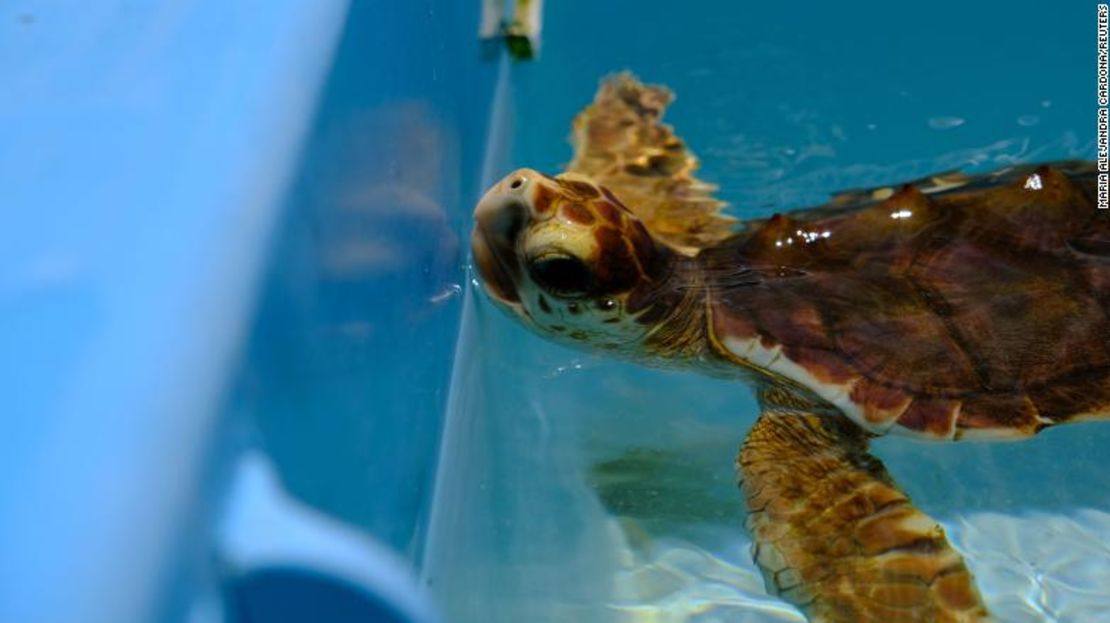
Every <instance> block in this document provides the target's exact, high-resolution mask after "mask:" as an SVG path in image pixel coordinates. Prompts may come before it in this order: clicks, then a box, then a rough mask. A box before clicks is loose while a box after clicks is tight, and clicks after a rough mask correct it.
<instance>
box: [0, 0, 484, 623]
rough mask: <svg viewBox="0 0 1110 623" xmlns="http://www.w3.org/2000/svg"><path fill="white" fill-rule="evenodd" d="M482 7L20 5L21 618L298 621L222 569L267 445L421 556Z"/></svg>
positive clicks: (368, 524) (11, 300)
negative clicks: (228, 520) (233, 511)
mask: <svg viewBox="0 0 1110 623" xmlns="http://www.w3.org/2000/svg"><path fill="white" fill-rule="evenodd" d="M348 4H350V6H348ZM479 9H480V3H478V2H454V1H449V0H442V1H441V0H429V1H427V2H385V1H372V0H364V1H358V2H351V3H348V2H346V1H345V0H313V1H311V2H301V1H296V0H276V1H267V2H254V1H248V2H236V3H230V4H229V3H226V2H211V1H207V0H199V1H191V2H190V1H186V0H180V1H172V2H161V3H145V2H123V1H116V0H106V1H104V2H95V3H80V6H76V5H70V6H62V5H58V4H57V3H50V2H39V1H37V0H28V1H26V2H22V3H20V4H19V6H18V7H16V6H11V7H6V8H4V9H0V75H2V76H3V78H2V79H0V82H2V83H3V86H2V87H0V90H2V91H3V92H4V96H3V97H0V214H2V224H0V343H2V344H3V345H4V346H3V347H2V348H0V384H2V387H3V396H4V397H5V399H6V401H7V402H6V404H5V406H4V409H3V412H4V423H5V436H4V441H3V442H2V444H3V446H2V451H0V473H2V474H3V476H2V480H0V551H2V552H3V555H2V556H0V620H4V621H31V620H34V621H40V622H43V623H63V622H69V621H75V620H81V621H86V622H90V623H109V622H111V623H120V622H123V623H128V622H132V621H135V622H138V621H143V622H146V621H179V620H185V619H186V618H188V619H189V620H194V621H217V620H221V619H222V620H237V618H238V617H248V619H249V620H251V621H262V620H266V621H273V620H277V619H275V618H274V617H275V616H277V614H280V610H281V609H280V608H277V609H275V608H273V607H271V608H268V609H267V608H255V607H251V608H246V607H243V604H244V603H246V602H244V601H242V600H240V599H239V598H238V597H237V596H232V595H231V594H230V593H228V591H229V590H230V589H228V588H226V587H224V588H221V587H220V585H219V581H220V579H221V574H222V573H223V572H225V571H226V569H225V568H223V567H222V564H223V561H222V559H221V558H222V555H221V552H220V551H219V549H220V545H221V544H220V543H218V542H217V541H216V539H217V536H218V534H217V533H218V532H219V529H218V526H219V524H220V522H221V521H223V518H222V515H223V513H224V511H225V509H227V508H231V507H235V506H236V501H235V500H229V499H228V498H227V492H228V491H229V486H230V485H229V483H231V482H232V481H233V480H234V479H235V478H234V468H233V466H234V460H235V457H236V456H237V455H238V453H239V452H240V450H242V449H245V448H260V449H262V450H264V451H266V452H268V453H270V456H271V458H272V459H273V461H274V463H275V464H276V467H277V471H278V475H279V476H280V478H281V481H282V484H283V485H284V486H285V487H286V488H287V489H288V490H289V491H291V493H292V494H293V496H294V497H295V498H297V499H299V500H301V501H303V502H306V503H307V504H308V505H309V506H310V507H314V508H316V509H319V510H322V511H324V512H325V513H327V515H329V516H330V517H332V518H337V519H339V520H340V521H342V522H345V523H346V524H347V525H348V526H350V527H353V529H354V532H356V533H359V534H362V535H369V536H372V537H375V538H376V539H378V540H380V541H382V542H384V543H386V544H388V545H389V546H390V547H391V548H393V549H394V550H396V551H399V552H402V553H403V554H404V555H406V556H407V560H408V561H409V564H410V565H411V564H412V561H414V560H415V559H416V555H417V554H418V553H419V548H420V546H419V544H420V542H421V539H420V534H421V526H422V525H423V522H424V519H423V517H424V515H425V514H426V508H427V505H428V499H429V496H430V492H429V489H430V486H431V482H430V481H431V474H432V471H433V470H434V467H435V457H436V454H437V450H438V439H439V427H440V425H441V418H442V415H443V413H444V401H445V392H446V389H445V388H446V384H447V380H448V374H449V370H450V368H451V354H452V350H453V344H454V341H455V333H456V328H457V324H458V317H459V309H460V303H459V296H458V295H459V292H460V291H461V288H462V286H463V285H464V271H463V265H464V258H465V242H464V241H465V238H464V237H463V236H464V230H465V220H466V218H467V215H468V214H469V210H470V206H471V205H473V203H474V199H475V196H476V193H477V192H478V175H479V169H480V167H481V164H482V153H483V151H484V149H485V142H486V126H487V121H488V119H489V108H490V98H491V96H492V91H493V85H494V81H495V79H496V76H497V62H496V59H497V56H498V55H497V54H496V53H491V51H489V50H484V49H483V48H482V47H481V46H480V44H479V41H478V39H477V36H476V35H477V29H478V11H479ZM248 528H249V527H248ZM254 532H257V533H259V534H268V533H270V532H272V526H266V525H261V524H260V525H259V526H258V528H257V530H252V529H247V530H246V531H245V533H246V534H251V533H254ZM278 536H280V535H278ZM279 540H280V539H279ZM260 577H263V578H264V576H260ZM287 579H288V578H285V579H282V581H280V582H276V583H274V585H273V587H272V588H274V589H275V590H278V591H281V592H282V595H283V596H286V597H288V596H289V593H288V590H289V586H290V584H289V583H288V582H287V581H286V580H287ZM245 584H249V585H250V586H251V587H252V588H249V589H248V590H249V591H255V593H256V594H257V591H259V590H261V591H262V592H265V590H268V589H267V588H266V586H265V581H252V582H247V583H245ZM260 586H261V588H260ZM232 592H234V591H232ZM63 596H64V599H63V598H62V597H63ZM221 601H224V602H227V603H224V604H223V605H221V603H220V602H221ZM273 603H278V602H273ZM282 603H289V602H282ZM259 605H264V604H259V603H258V602H254V606H259ZM270 605H271V606H272V605H273V604H270ZM301 605H302V606H303V605H305V604H303V603H302V604H301ZM308 605H311V604H308ZM352 608H354V609H351V610H349V612H348V614H354V613H357V612H358V611H359V610H358V608H357V607H355V606H352ZM261 612H265V613H270V614H267V615H266V616H261V615H259V614H258V613H261ZM290 612H293V611H290ZM251 613H253V614H251ZM365 613H366V611H365V609H363V615H364V616H363V618H364V619H365V618H366V617H365Z"/></svg>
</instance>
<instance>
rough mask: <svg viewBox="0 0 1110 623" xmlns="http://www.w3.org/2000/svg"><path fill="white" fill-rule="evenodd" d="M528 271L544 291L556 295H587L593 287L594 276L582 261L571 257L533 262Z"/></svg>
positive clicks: (556, 256) (563, 256)
mask: <svg viewBox="0 0 1110 623" xmlns="http://www.w3.org/2000/svg"><path fill="white" fill-rule="evenodd" d="M528 271H529V272H530V273H531V275H532V279H534V280H535V282H536V283H537V284H538V285H539V286H540V287H541V288H543V289H545V290H547V291H548V292H551V293H552V294H555V295H563V296H574V295H580V294H585V293H586V292H587V291H589V289H590V287H591V286H592V285H593V274H592V273H591V272H590V269H589V267H587V266H586V264H585V263H584V262H582V260H580V259H578V258H576V257H571V256H569V255H554V256H546V257H543V258H540V259H537V260H535V261H533V262H531V263H530V264H529V266H528Z"/></svg>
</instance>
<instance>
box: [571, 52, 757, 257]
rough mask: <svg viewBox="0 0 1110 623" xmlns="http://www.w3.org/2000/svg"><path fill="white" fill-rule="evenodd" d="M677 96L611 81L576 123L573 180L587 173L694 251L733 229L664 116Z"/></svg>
mask: <svg viewBox="0 0 1110 623" xmlns="http://www.w3.org/2000/svg"><path fill="white" fill-rule="evenodd" d="M672 99H674V94H672V93H671V91H670V90H668V89H667V88H666V87H662V86H658V85H647V84H643V83H641V82H640V81H638V80H637V79H636V78H635V77H634V76H633V75H632V74H630V73H627V72H626V73H621V74H617V75H615V76H611V77H609V78H607V79H606V80H605V81H604V82H602V84H601V88H599V89H598V92H597V96H596V97H595V98H594V101H593V103H592V104H590V105H589V106H587V107H586V108H585V109H584V110H583V111H582V112H580V113H579V114H578V116H577V117H576V118H575V120H574V160H573V161H572V162H571V163H570V164H569V165H568V166H567V174H569V175H568V176H569V177H573V176H574V175H581V176H585V177H586V178H587V179H589V180H592V181H593V182H596V183H598V184H600V185H602V186H604V187H605V188H607V189H609V190H610V191H612V192H613V193H615V195H616V197H619V199H620V201H621V202H623V203H624V204H626V205H627V207H628V209H629V210H630V211H632V212H633V213H634V214H635V215H636V217H637V218H639V219H640V220H641V221H643V223H644V226H646V227H647V228H648V230H649V231H650V232H651V233H652V235H653V236H654V237H655V238H656V239H657V240H659V241H660V242H663V243H665V244H667V245H669V246H670V247H671V248H673V249H675V250H677V251H679V252H682V253H685V254H688V255H693V254H694V253H695V252H696V251H697V250H699V249H702V248H705V247H709V246H712V245H714V244H716V243H718V242H720V241H722V240H724V239H725V238H728V237H729V236H730V235H732V234H733V226H734V225H735V220H734V219H732V218H730V217H727V216H724V215H723V214H721V210H722V209H723V208H724V207H725V204H724V202H722V201H719V200H718V199H716V198H715V197H714V196H713V193H714V192H715V191H716V190H717V187H716V186H715V185H713V184H709V183H707V182H704V181H702V180H700V179H698V178H697V177H695V176H694V171H696V170H697V168H698V166H699V162H698V159H697V157H696V156H694V154H693V153H692V152H691V151H690V149H689V148H688V147H687V146H686V143H685V142H684V141H683V140H682V139H681V138H679V137H678V136H677V135H676V134H675V132H674V129H673V128H671V126H669V125H667V124H666V123H663V113H664V112H665V111H666V109H667V106H668V105H670V103H671V100H672Z"/></svg>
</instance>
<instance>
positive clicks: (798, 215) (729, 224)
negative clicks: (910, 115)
mask: <svg viewBox="0 0 1110 623" xmlns="http://www.w3.org/2000/svg"><path fill="white" fill-rule="evenodd" d="M671 99H672V95H671V93H670V92H669V91H668V90H667V89H665V88H663V87H659V86H646V85H644V84H641V83H640V82H638V81H637V80H636V79H635V78H634V77H633V76H631V75H629V74H621V75H617V76H615V77H611V78H609V79H607V80H606V81H604V82H603V83H602V86H601V88H600V90H599V91H598V94H597V96H596V98H595V100H594V102H593V104H592V105H590V106H588V107H587V108H586V109H585V110H584V111H583V112H582V113H581V114H580V115H579V116H578V117H577V119H576V120H575V123H574V145H575V157H574V160H573V161H572V162H571V164H570V165H569V167H568V169H567V171H566V172H565V173H563V174H561V175H559V176H557V177H552V176H549V175H544V174H542V173H539V172H536V171H533V170H530V169H521V170H519V171H516V172H514V173H511V174H510V175H508V176H507V177H505V178H504V179H503V180H502V181H501V182H499V183H498V184H496V185H495V186H494V187H493V188H492V189H490V190H489V192H487V193H486V195H485V196H484V197H483V198H482V199H481V201H480V203H479V204H478V206H477V209H476V210H475V213H474V217H475V221H476V223H475V227H474V230H473V234H472V241H471V242H472V247H473V256H474V262H475V265H476V266H477V269H478V271H479V273H480V274H481V276H482V278H483V281H484V283H485V286H486V290H487V291H488V293H489V295H490V296H491V298H492V299H493V300H494V301H495V302H496V303H498V304H499V306H500V307H502V308H504V309H505V310H507V311H508V312H509V313H510V314H511V315H512V316H514V317H516V318H517V319H519V320H520V321H522V322H523V323H524V324H525V325H527V326H528V327H529V328H530V329H532V330H533V331H535V332H537V333H539V334H541V335H543V336H546V337H549V338H552V339H555V340H557V341H560V342H563V343H565V344H570V345H573V346H576V347H579V348H583V349H590V350H597V351H602V352H606V353H611V354H613V355H616V356H619V357H623V358H626V359H630V360H634V361H637V362H642V363H645V364H648V365H652V366H663V367H674V368H685V369H689V370H696V371H701V372H705V373H708V374H711V375H715V376H718V377H733V378H737V379H743V380H746V381H748V382H750V383H752V384H753V385H754V387H755V390H756V392H757V397H758V400H759V403H760V406H761V414H760V416H759V418H758V419H757V420H756V422H755V424H754V425H753V427H752V429H751V431H750V433H749V434H748V436H747V439H746V440H745V441H744V442H743V444H742V446H741V449H740V452H739V456H738V458H737V461H736V466H737V469H738V471H739V479H740V483H741V484H740V487H741V490H742V492H743V495H744V497H745V500H746V502H747V506H748V518H747V526H748V528H749V529H750V531H751V533H752V536H753V555H754V558H755V561H756V562H757V564H758V565H759V567H760V568H761V569H762V571H763V573H764V577H765V580H766V583H767V586H768V589H769V590H771V591H773V592H775V593H777V594H778V595H780V596H781V597H782V598H784V599H785V600H787V601H789V602H791V603H793V604H795V605H796V606H798V607H799V608H800V609H801V610H802V611H803V612H805V613H806V615H807V616H808V617H809V618H810V619H811V620H813V621H851V622H858V621H883V622H887V621H979V620H987V619H988V613H987V610H986V607H985V606H984V605H983V601H982V599H981V597H980V595H979V592H978V590H977V588H976V586H975V583H974V580H973V578H972V576H971V574H970V572H969V571H968V568H967V567H966V565H965V564H964V561H963V559H962V558H961V556H960V555H959V553H957V552H956V551H955V550H954V549H953V548H952V547H950V546H949V544H948V542H947V540H946V538H945V535H944V532H943V530H942V529H941V527H940V526H939V525H938V524H937V523H936V521H934V520H933V519H931V518H930V517H928V516H927V515H925V514H924V513H923V512H921V511H920V510H918V509H917V508H916V507H915V506H914V505H913V504H912V502H911V501H910V500H909V498H908V497H907V496H906V494H905V493H903V492H902V491H901V490H900V489H899V488H898V486H897V484H896V483H895V482H894V481H893V479H892V478H891V476H890V475H889V474H888V473H887V471H886V470H885V469H884V467H883V465H882V463H881V462H880V461H879V460H878V459H876V458H875V457H874V456H872V455H871V454H869V452H868V443H869V440H870V439H871V438H873V437H875V436H878V435H883V434H886V433H900V434H906V435H912V436H916V437H920V438H922V439H927V440H937V441H955V440H961V439H980V440H983V439H1021V438H1025V437H1029V436H1031V435H1034V434H1036V433H1037V432H1039V431H1040V430H1042V429H1044V428H1046V427H1048V426H1052V425H1055V424H1060V423H1064V422H1076V421H1080V420H1094V419H1105V418H1110V211H1107V210H1098V209H1096V208H1095V195H1096V188H1095V186H1096V183H1095V180H1096V175H1097V173H1096V169H1095V167H1094V165H1093V164H1091V163H1085V162H1057V163H1053V164H1048V165H1041V166H1032V165H1028V166H1027V165H1022V166H1012V167H1008V168H1005V169H1003V170H1000V171H996V172H994V173H991V174H987V175H980V176H966V175H960V174H956V173H948V174H943V175H937V176H933V177H931V178H927V179H924V180H919V181H916V182H911V183H908V184H904V185H902V186H900V187H897V188H894V187H892V188H881V189H873V190H865V191H851V192H847V193H842V194H840V195H838V196H836V197H835V198H834V199H833V200H832V201H831V202H830V203H829V204H827V205H825V206H822V207H818V208H814V209H807V210H800V211H797V212H791V213H789V214H776V215H774V216H772V217H770V218H766V219H762V220H756V221H752V222H748V223H743V224H740V223H736V222H734V221H733V220H731V219H729V218H726V217H724V216H723V215H722V214H721V208H722V206H723V204H722V203H721V202H720V201H718V200H716V199H714V198H713V196H712V193H713V192H714V190H715V188H714V187H713V186H711V185H709V184H706V183H704V182H701V181H699V180H698V179H696V178H695V177H694V176H693V172H694V170H695V169H696V168H697V166H698V161H697V159H696V158H695V157H694V156H693V155H692V154H691V153H690V152H689V151H688V149H687V147H686V146H685V144H684V142H683V141H682V140H680V139H679V138H678V137H677V136H676V135H675V134H674V132H673V131H672V129H671V128H670V127H669V126H667V125H665V124H663V123H662V121H661V117H662V115H663V112H664V109H665V108H666V107H667V105H668V104H669V103H670V101H671Z"/></svg>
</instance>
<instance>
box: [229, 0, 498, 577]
mask: <svg viewBox="0 0 1110 623" xmlns="http://www.w3.org/2000/svg"><path fill="white" fill-rule="evenodd" d="M479 9H480V3H478V2H450V1H442V2H419V3H411V2H390V3H384V2H356V3H354V4H353V5H352V8H351V13H350V15H349V17H348V19H347V25H346V29H345V31H344V33H343V36H342V40H341V43H340V45H339V49H338V53H337V56H336V60H335V64H334V66H333V67H332V69H331V72H330V75H329V77H328V80H327V83H326V86H325V88H324V91H323V96H322V100H321V103H320V106H319V109H318V111H317V113H316V115H315V118H314V120H313V122H312V127H311V131H310V134H309V138H308V141H307V142H306V144H305V147H304V151H303V152H302V155H301V164H300V167H299V169H298V173H297V176H296V178H295V180H294V181H293V184H292V187H291V189H290V192H289V194H288V199H287V205H286V217H285V221H284V224H283V226H282V229H281V232H280V234H279V237H278V240H277V244H276V247H275V249H274V252H273V255H272V257H273V261H272V263H271V265H270V268H269V273H268V277H267V280H266V284H265V286H264V289H263V292H262V298H261V301H260V305H259V308H258V314H257V317H256V318H255V320H254V324H253V329H252V332H251V335H250V341H249V348H248V351H247V355H246V357H245V361H244V363H243V366H242V369H241V374H240V379H239V383H238V386H237V389H236V392H235V394H234V396H233V400H232V402H231V408H232V409H233V410H240V411H247V412H249V413H250V415H251V416H252V418H253V422H254V424H255V426H256V433H257V439H258V440H259V441H260V443H261V444H262V445H263V446H264V447H265V449H266V450H267V451H268V452H269V453H270V454H271V455H272V457H273V458H274V459H275V460H276V462H277V465H278V468H279V471H280V472H281V475H282V476H283V478H284V481H285V484H286V485H287V486H288V488H289V489H290V491H291V492H292V493H294V494H295V495H297V496H298V497H300V498H302V499H303V500H305V501H307V502H308V503H310V504H312V505H313V506H315V507H317V508H319V509H321V510H324V511H327V512H328V513H330V514H332V515H333V516H335V517H338V518H341V519H343V520H346V521H348V522H350V523H352V524H354V525H356V526H359V527H361V528H363V529H365V530H368V531H369V532H371V533H372V534H374V535H376V536H377V537H379V538H381V539H383V540H384V541H385V542H387V543H388V544H390V545H392V546H393V547H394V548H396V549H397V550H399V551H402V552H406V553H407V554H408V555H410V556H414V555H415V554H416V553H417V550H418V549H419V544H420V533H421V525H422V523H423V517H424V514H425V512H426V506H427V501H428V499H429V496H430V489H431V484H432V483H431V477H432V472H433V470H434V467H435V456H436V454H437V452H438V446H439V430H440V426H441V420H442V417H443V413H444V408H445V401H446V392H447V385H448V380H449V374H450V370H451V365H452V352H453V349H454V343H455V336H456V331H457V325H458V318H459V311H460V301H461V296H460V294H461V292H462V290H463V288H464V287H465V274H464V266H465V261H466V252H467V244H466V241H467V240H468V238H467V235H468V234H467V227H468V222H467V221H468V219H469V216H470V211H471V208H472V206H473V205H474V203H475V201H476V197H477V193H478V192H479V171H480V168H481V165H482V162H483V152H484V150H485V148H486V142H487V125H488V121H489V118H490V107H491V97H492V94H493V86H494V82H495V80H496V77H497V67H498V63H497V58H498V54H497V53H496V52H495V51H493V50H489V49H487V48H484V47H483V46H482V44H481V42H480V41H479V39H478V37H477V32H478V18H479V15H478V10H479Z"/></svg>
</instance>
